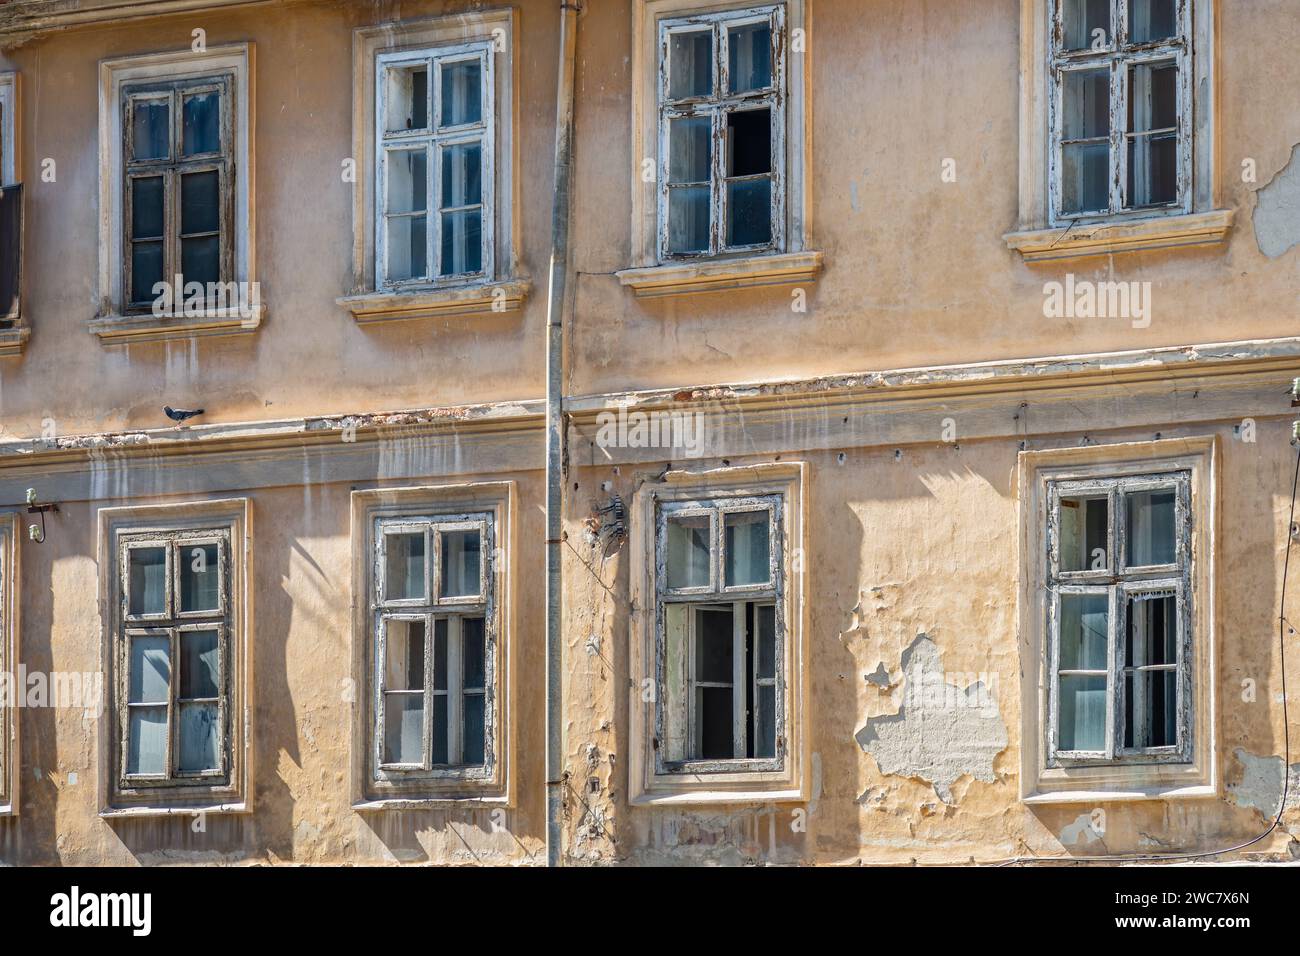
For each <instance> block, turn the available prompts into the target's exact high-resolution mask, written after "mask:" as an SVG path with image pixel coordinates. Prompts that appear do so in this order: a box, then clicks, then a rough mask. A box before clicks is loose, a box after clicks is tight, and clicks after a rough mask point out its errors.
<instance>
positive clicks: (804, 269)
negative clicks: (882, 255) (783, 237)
mask: <svg viewBox="0 0 1300 956" xmlns="http://www.w3.org/2000/svg"><path fill="white" fill-rule="evenodd" d="M821 268H822V254H821V253H820V252H786V253H780V254H777V255H761V256H749V257H747V258H744V259H702V260H698V261H691V262H670V263H666V264H664V265H658V266H648V267H646V268H642V269H624V270H623V271H621V272H616V273H615V275H617V276H618V281H619V282H621V283H622V284H623V285H625V286H631V287H632V291H633V292H635V293H636V295H637V297H638V298H655V297H658V296H667V295H684V294H688V293H692V292H727V291H730V290H732V289H747V288H752V287H755V286H766V285H788V284H790V283H793V282H811V281H813V280H815V279H816V278H817V273H818V272H820V271H821Z"/></svg>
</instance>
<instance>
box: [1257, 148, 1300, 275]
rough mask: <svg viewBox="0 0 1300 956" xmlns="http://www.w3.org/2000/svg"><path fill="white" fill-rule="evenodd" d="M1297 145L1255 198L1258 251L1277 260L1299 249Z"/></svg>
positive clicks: (1299, 150)
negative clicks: (1287, 252)
mask: <svg viewBox="0 0 1300 956" xmlns="http://www.w3.org/2000/svg"><path fill="white" fill-rule="evenodd" d="M1298 155H1300V145H1296V146H1294V147H1292V149H1291V159H1290V160H1289V161H1288V162H1287V164H1286V165H1285V166H1283V167H1282V170H1281V172H1279V173H1278V174H1277V175H1276V176H1274V177H1273V178H1272V180H1270V181H1269V182H1268V183H1267V184H1266V185H1265V186H1263V187H1262V188H1261V189H1260V190H1259V191H1258V192H1257V193H1256V194H1255V215H1254V221H1255V242H1256V244H1258V246H1259V251H1260V252H1262V253H1264V255H1266V256H1268V257H1269V258H1270V259H1276V258H1277V257H1278V256H1280V255H1282V253H1284V252H1286V251H1287V250H1288V249H1290V248H1291V247H1293V246H1296V245H1300V160H1298V159H1297V156H1298Z"/></svg>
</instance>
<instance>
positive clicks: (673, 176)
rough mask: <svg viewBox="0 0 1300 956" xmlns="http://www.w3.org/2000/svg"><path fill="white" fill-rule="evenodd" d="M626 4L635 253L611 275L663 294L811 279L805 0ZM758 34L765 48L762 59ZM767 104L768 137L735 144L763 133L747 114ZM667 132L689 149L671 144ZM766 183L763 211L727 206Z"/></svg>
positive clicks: (639, 290) (642, 291)
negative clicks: (763, 146) (752, 214)
mask: <svg viewBox="0 0 1300 956" xmlns="http://www.w3.org/2000/svg"><path fill="white" fill-rule="evenodd" d="M633 16H634V20H633V34H634V35H633V62H632V75H633V97H632V132H633V152H632V156H633V159H634V162H633V171H632V266H631V267H630V268H628V269H625V270H622V271H620V272H619V273H618V276H619V280H620V282H621V283H622V284H623V285H626V286H630V287H631V288H632V290H633V291H634V292H635V293H636V294H637V295H638V296H662V295H676V294H682V293H690V292H700V291H721V290H727V289H735V288H744V287H748V286H755V285H772V284H786V283H790V282H801V281H811V280H813V279H815V278H816V276H817V274H818V273H819V272H820V269H821V262H822V257H821V254H820V253H818V252H812V251H809V250H808V249H807V248H806V245H805V243H806V240H807V236H806V224H807V223H808V221H809V210H808V207H807V202H808V197H807V195H806V192H805V185H804V182H805V170H806V168H807V165H808V142H809V136H808V131H807V127H808V122H809V117H808V110H807V103H806V98H805V90H806V89H807V84H808V75H809V73H808V69H809V66H808V50H809V48H810V44H809V39H808V28H807V23H806V19H805V18H806V10H805V0H783V2H779V3H768V4H755V3H754V2H752V0H749V2H734V0H637V4H636V7H635V10H634V14H633ZM764 38H768V41H769V43H770V47H769V48H770V54H771V58H770V62H769V61H764V62H762V63H760V60H759V58H758V57H756V56H754V55H753V54H754V52H755V51H756V50H757V49H759V47H760V46H762V40H763V39H764ZM674 52H675V53H676V55H675V56H674V55H673V54H674ZM733 60H734V64H733ZM692 62H693V63H694V65H695V66H696V67H698V69H696V70H695V71H694V72H687V71H686V64H688V63H692ZM674 64H676V68H674ZM746 69H748V72H743V71H744V70H746ZM733 73H734V75H733ZM746 76H747V77H749V80H748V81H742V78H743V77H746ZM692 77H693V78H694V79H695V80H698V81H699V82H693V81H692ZM764 114H766V116H767V125H768V128H770V130H771V137H770V150H759V152H754V150H753V149H751V150H749V151H748V152H742V151H741V150H740V149H739V146H740V145H741V144H743V143H745V142H748V143H749V144H750V145H751V146H752V147H754V148H758V144H759V143H761V141H762V137H760V136H759V132H758V131H759V127H760V126H761V125H762V124H761V123H759V122H757V121H755V120H754V119H753V118H754V117H758V116H762V115H764ZM674 136H677V137H681V138H687V139H689V141H690V142H693V143H695V145H696V148H695V149H693V150H692V149H682V150H674V149H673V148H672V143H673V138H674ZM746 157H748V159H749V160H751V161H746ZM729 164H730V165H729ZM651 172H652V173H653V175H651V174H650V173H651ZM764 190H766V195H767V196H768V197H769V204H768V205H767V206H766V208H767V209H768V211H769V213H770V216H768V217H766V218H764V219H762V221H761V222H760V221H759V220H758V219H750V218H748V217H740V218H736V217H734V216H731V215H730V212H729V210H730V209H731V208H733V207H734V208H736V209H740V208H743V206H742V205H740V204H741V203H742V201H743V200H744V199H745V196H746V195H749V198H750V199H752V200H755V201H757V196H758V194H759V193H762V192H764ZM706 199H707V202H706V201H705V200H706ZM760 204H761V203H760ZM755 208H757V206H756V207H755ZM690 210H694V211H695V212H696V213H702V212H706V213H707V216H698V215H697V216H687V215H686V213H687V212H688V211H690ZM692 219H694V220H695V222H696V227H695V228H693V229H692V228H687V227H686V224H687V223H688V222H689V221H690V220H692ZM769 227H770V228H769Z"/></svg>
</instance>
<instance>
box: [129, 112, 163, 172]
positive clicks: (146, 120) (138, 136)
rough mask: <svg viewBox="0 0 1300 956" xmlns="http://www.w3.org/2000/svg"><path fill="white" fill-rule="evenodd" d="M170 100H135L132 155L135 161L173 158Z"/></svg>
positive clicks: (132, 125)
mask: <svg viewBox="0 0 1300 956" xmlns="http://www.w3.org/2000/svg"><path fill="white" fill-rule="evenodd" d="M170 116H171V102H170V101H169V100H135V101H134V102H133V104H132V108H131V155H132V157H133V158H134V159H167V158H168V157H170V156H171V145H170V142H169V137H168V133H169V128H170V122H169V120H170Z"/></svg>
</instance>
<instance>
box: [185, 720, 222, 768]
mask: <svg viewBox="0 0 1300 956" xmlns="http://www.w3.org/2000/svg"><path fill="white" fill-rule="evenodd" d="M178 734H179V737H180V756H179V758H178V759H177V761H176V769H177V770H178V771H180V772H181V773H198V772H199V771H202V770H220V769H221V762H220V760H219V759H218V756H217V705H216V704H181V705H180V724H179V730H178Z"/></svg>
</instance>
